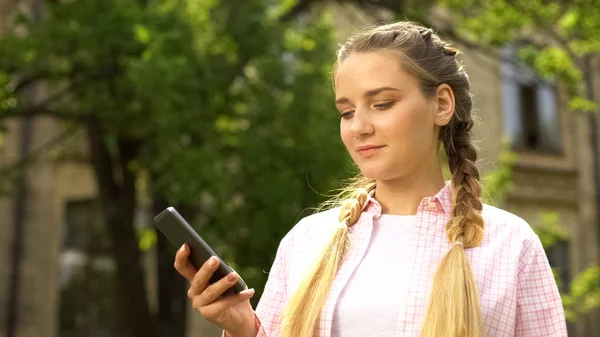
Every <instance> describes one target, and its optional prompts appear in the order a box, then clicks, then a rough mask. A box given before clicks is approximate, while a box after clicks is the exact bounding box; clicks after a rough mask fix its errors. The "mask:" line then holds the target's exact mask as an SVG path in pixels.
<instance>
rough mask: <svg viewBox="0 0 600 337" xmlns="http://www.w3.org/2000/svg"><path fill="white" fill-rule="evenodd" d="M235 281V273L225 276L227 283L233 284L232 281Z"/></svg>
mask: <svg viewBox="0 0 600 337" xmlns="http://www.w3.org/2000/svg"><path fill="white" fill-rule="evenodd" d="M235 279H236V275H235V273H231V274H229V276H227V281H229V282H233V281H235Z"/></svg>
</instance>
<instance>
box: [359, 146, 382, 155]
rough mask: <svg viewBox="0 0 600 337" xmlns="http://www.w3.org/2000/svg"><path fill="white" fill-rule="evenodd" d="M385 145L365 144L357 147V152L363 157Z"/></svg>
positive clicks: (374, 152) (372, 153)
mask: <svg viewBox="0 0 600 337" xmlns="http://www.w3.org/2000/svg"><path fill="white" fill-rule="evenodd" d="M382 147H384V145H364V146H359V147H357V148H356V152H357V153H358V154H359V155H360V156H363V157H370V156H372V155H374V154H376V153H377V152H378V151H379V149H381V148H382Z"/></svg>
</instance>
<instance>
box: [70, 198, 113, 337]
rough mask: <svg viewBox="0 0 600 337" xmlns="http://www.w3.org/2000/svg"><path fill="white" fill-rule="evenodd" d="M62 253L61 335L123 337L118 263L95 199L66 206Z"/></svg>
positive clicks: (78, 201) (77, 201)
mask: <svg viewBox="0 0 600 337" xmlns="http://www.w3.org/2000/svg"><path fill="white" fill-rule="evenodd" d="M65 207H66V209H65V223H64V226H63V245H62V250H61V254H60V316H59V317H60V322H59V327H60V336H61V337H76V336H77V337H78V336H98V337H101V336H107V337H108V336H111V337H112V336H122V335H123V334H122V332H120V331H119V328H118V325H119V324H118V322H116V317H117V315H115V314H114V313H115V308H116V306H115V303H114V301H115V297H114V294H115V282H114V276H115V275H114V273H115V263H114V260H113V257H112V254H111V251H110V240H109V237H108V233H107V232H106V228H105V226H104V224H103V222H102V221H101V212H100V207H99V204H98V202H97V201H96V200H76V201H70V202H67V203H66V205H65Z"/></svg>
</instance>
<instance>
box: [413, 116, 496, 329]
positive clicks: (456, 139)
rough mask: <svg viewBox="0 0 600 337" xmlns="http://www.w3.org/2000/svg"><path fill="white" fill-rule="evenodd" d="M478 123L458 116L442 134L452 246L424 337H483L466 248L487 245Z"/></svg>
mask: <svg viewBox="0 0 600 337" xmlns="http://www.w3.org/2000/svg"><path fill="white" fill-rule="evenodd" d="M472 127H473V120H472V118H468V119H467V120H465V121H459V120H458V119H453V120H452V121H451V123H450V124H449V125H447V126H446V127H445V129H443V130H442V132H441V133H440V139H441V140H442V142H443V144H444V149H445V151H446V154H447V156H448V160H449V167H450V171H451V172H452V188H453V207H452V217H451V218H450V220H449V221H448V223H447V224H446V234H447V236H448V240H449V241H450V243H451V244H452V248H451V249H450V252H448V254H446V256H445V257H444V259H443V260H442V261H441V262H440V265H439V267H438V269H437V271H436V274H435V276H434V280H433V288H432V292H431V299H430V301H429V307H428V310H427V315H426V317H425V324H424V326H423V332H422V334H421V336H422V337H444V336H447V337H458V336H460V337H481V336H483V329H484V328H483V318H482V316H481V306H480V302H479V294H478V291H477V285H476V284H475V278H474V276H473V272H472V270H471V267H470V265H469V260H468V259H467V254H466V252H465V249H466V248H472V247H476V246H477V245H479V244H480V243H481V241H482V240H483V228H484V223H483V218H482V216H481V210H482V208H483V205H482V203H481V201H480V196H481V185H480V183H479V170H478V169H477V166H476V164H475V163H476V161H477V152H476V150H475V147H474V146H473V145H472V143H471V139H470V131H471V128H472ZM457 242H458V243H461V244H456V243H457Z"/></svg>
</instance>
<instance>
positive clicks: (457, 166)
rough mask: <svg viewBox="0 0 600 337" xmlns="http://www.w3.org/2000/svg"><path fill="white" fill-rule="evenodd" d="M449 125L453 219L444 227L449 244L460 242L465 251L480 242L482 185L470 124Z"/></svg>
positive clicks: (456, 123)
mask: <svg viewBox="0 0 600 337" xmlns="http://www.w3.org/2000/svg"><path fill="white" fill-rule="evenodd" d="M452 124H454V125H448V127H452V128H453V129H452V131H451V132H449V133H448V134H449V136H451V137H450V139H448V141H447V143H446V144H444V148H445V151H446V155H447V156H448V164H449V167H450V172H452V188H453V190H454V195H453V205H454V207H453V208H452V219H451V220H450V222H448V224H447V226H446V231H447V234H448V239H449V240H450V242H455V241H456V240H460V241H461V242H462V243H463V244H464V247H465V248H471V247H476V246H477V245H479V243H481V240H483V228H484V223H483V218H482V217H481V210H482V208H483V205H482V203H481V199H480V197H481V184H480V183H479V169H478V168H477V165H476V161H477V151H476V150H475V147H474V146H473V144H472V143H471V139H470V132H471V128H472V127H473V121H472V120H469V121H457V122H455V123H452Z"/></svg>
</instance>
